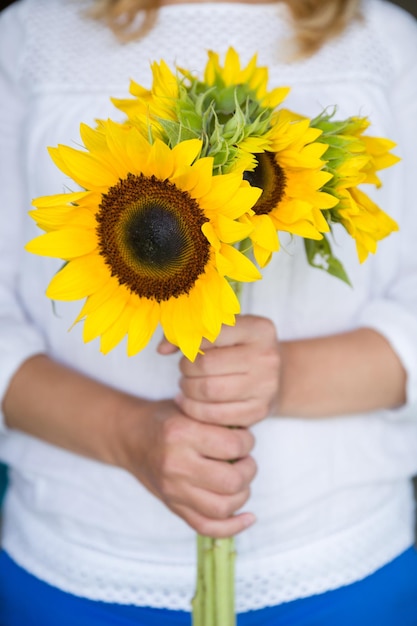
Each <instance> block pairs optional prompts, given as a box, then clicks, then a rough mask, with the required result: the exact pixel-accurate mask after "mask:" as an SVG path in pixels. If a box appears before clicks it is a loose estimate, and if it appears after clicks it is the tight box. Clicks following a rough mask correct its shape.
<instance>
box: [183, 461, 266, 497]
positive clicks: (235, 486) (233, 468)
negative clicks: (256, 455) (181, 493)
mask: <svg viewBox="0 0 417 626" xmlns="http://www.w3.org/2000/svg"><path fill="white" fill-rule="evenodd" d="M256 471H257V467H256V463H255V461H254V459H253V458H252V457H250V456H248V457H246V458H244V459H238V460H237V461H235V462H233V463H227V462H225V461H221V462H215V463H213V461H212V460H211V459H210V460H202V463H201V465H200V467H198V468H196V471H195V473H194V475H193V476H192V477H191V481H192V484H193V486H194V487H197V488H198V489H203V490H205V491H206V492H207V491H209V492H211V493H213V494H217V495H221V496H232V495H235V494H238V493H241V492H243V491H245V490H247V489H248V488H249V485H250V483H251V482H252V480H253V479H254V478H255V476H256Z"/></svg>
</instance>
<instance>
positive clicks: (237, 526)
mask: <svg viewBox="0 0 417 626" xmlns="http://www.w3.org/2000/svg"><path fill="white" fill-rule="evenodd" d="M173 510H174V512H175V513H176V514H177V515H180V517H182V518H183V519H184V520H185V521H186V522H187V524H188V525H189V526H191V528H193V529H194V530H195V531H196V532H197V533H199V534H200V535H204V536H206V537H213V538H214V539H224V538H227V537H234V536H235V535H237V534H239V533H241V532H242V531H244V530H246V529H247V528H249V527H250V526H252V524H254V523H255V522H256V517H255V515H254V514H253V513H246V512H245V513H239V514H238V515H234V516H232V517H230V518H229V519H226V520H214V519H211V518H210V517H205V516H203V515H200V514H198V513H196V512H195V511H192V510H191V509H189V508H188V507H184V506H179V507H176V508H175V509H173Z"/></svg>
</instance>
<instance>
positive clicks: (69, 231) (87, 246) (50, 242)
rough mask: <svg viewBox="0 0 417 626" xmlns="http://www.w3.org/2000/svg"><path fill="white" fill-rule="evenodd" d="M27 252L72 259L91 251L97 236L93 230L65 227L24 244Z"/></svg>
mask: <svg viewBox="0 0 417 626" xmlns="http://www.w3.org/2000/svg"><path fill="white" fill-rule="evenodd" d="M25 248H26V250H27V251H28V252H32V253H33V254H39V255H40V256H51V257H57V258H59V259H73V258H75V257H79V256H84V255H85V254H89V253H90V252H93V251H94V250H95V249H96V248H97V237H96V233H95V232H94V231H93V230H82V229H80V228H66V229H63V230H56V231H52V232H50V233H46V235H40V237H36V238H35V239H32V241H29V243H27V244H26V246H25Z"/></svg>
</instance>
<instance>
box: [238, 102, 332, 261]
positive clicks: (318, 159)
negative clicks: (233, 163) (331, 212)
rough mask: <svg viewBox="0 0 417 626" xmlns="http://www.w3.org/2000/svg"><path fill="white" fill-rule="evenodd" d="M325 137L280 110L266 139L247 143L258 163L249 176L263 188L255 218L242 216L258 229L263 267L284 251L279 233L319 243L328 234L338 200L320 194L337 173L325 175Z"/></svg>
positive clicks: (255, 234)
mask: <svg viewBox="0 0 417 626" xmlns="http://www.w3.org/2000/svg"><path fill="white" fill-rule="evenodd" d="M320 135H321V131H320V130H316V129H313V128H311V127H310V122H309V120H308V119H303V118H296V117H295V116H294V115H293V114H292V113H290V112H288V111H286V110H280V111H278V112H277V114H276V115H275V117H274V120H273V125H272V128H271V130H270V131H269V132H268V133H266V135H265V136H264V137H263V138H261V137H259V138H254V139H251V138H249V139H248V140H247V141H246V142H244V144H242V147H244V148H245V149H248V150H254V151H255V152H256V154H255V156H256V165H255V167H254V169H253V171H247V172H246V174H245V178H246V179H247V180H248V181H249V182H250V183H251V184H252V185H254V186H256V187H259V188H261V189H262V194H261V196H260V198H259V200H258V202H257V203H256V204H255V206H254V207H253V211H254V215H253V216H247V215H245V216H243V217H242V221H244V222H245V223H251V224H252V225H253V228H254V230H253V232H252V233H251V234H250V238H251V240H252V242H253V247H254V254H255V258H256V260H257V262H258V263H259V265H260V266H261V267H264V266H265V265H266V264H267V263H268V262H269V260H270V258H271V255H272V253H273V252H275V251H276V250H278V249H279V238H278V232H279V231H285V232H288V233H291V234H293V235H299V236H300V237H304V238H307V239H316V240H317V239H321V238H322V237H323V233H326V232H328V231H329V225H328V223H327V220H326V219H325V217H324V215H323V210H325V209H330V208H331V207H333V206H335V205H336V204H337V202H338V200H337V199H336V198H335V197H334V196H333V195H331V194H329V193H326V192H323V191H321V190H322V188H323V187H324V186H325V185H326V183H327V182H328V181H329V180H330V179H331V178H332V174H330V173H329V172H325V171H323V167H324V164H325V160H324V159H323V158H322V157H323V155H324V153H325V152H326V150H327V146H326V145H324V144H321V143H318V141H317V139H318V137H319V136H320Z"/></svg>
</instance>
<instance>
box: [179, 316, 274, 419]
mask: <svg viewBox="0 0 417 626" xmlns="http://www.w3.org/2000/svg"><path fill="white" fill-rule="evenodd" d="M202 349H203V350H204V355H199V356H198V357H197V359H196V360H195V362H194V363H191V362H190V361H188V360H187V359H185V358H183V359H182V360H181V363H180V368H181V373H182V377H181V380H180V386H181V391H182V393H181V394H180V395H179V397H178V398H177V399H176V401H177V403H178V406H179V407H180V408H181V410H182V411H183V412H184V413H185V414H186V415H189V416H190V417H192V418H193V419H195V420H198V421H200V422H205V423H208V424H219V425H223V426H240V427H245V428H247V427H250V426H252V425H253V424H255V423H256V422H258V421H260V420H262V419H264V418H265V417H266V416H267V415H268V414H269V413H270V410H271V408H272V406H274V405H275V403H276V402H277V396H278V389H279V379H280V356H279V345H278V339H277V335H276V330H275V326H274V324H273V323H272V322H271V321H270V320H268V319H266V318H263V317H255V316H251V315H245V316H239V317H237V320H236V326H233V327H230V326H225V327H223V329H222V331H221V333H220V335H219V337H218V338H217V340H216V341H215V343H214V344H210V343H209V342H205V343H204V344H203V346H202Z"/></svg>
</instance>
